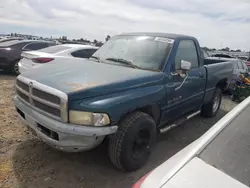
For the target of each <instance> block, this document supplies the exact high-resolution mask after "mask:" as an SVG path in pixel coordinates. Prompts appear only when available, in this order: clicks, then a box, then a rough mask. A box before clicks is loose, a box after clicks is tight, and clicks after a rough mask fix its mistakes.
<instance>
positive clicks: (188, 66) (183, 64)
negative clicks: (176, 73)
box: [181, 60, 192, 71]
mask: <svg viewBox="0 0 250 188" xmlns="http://www.w3.org/2000/svg"><path fill="white" fill-rule="evenodd" d="M191 66H192V63H190V62H189V61H185V60H181V70H184V71H188V70H190V69H191Z"/></svg>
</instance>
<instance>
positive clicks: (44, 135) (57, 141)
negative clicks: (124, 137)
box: [14, 96, 117, 152]
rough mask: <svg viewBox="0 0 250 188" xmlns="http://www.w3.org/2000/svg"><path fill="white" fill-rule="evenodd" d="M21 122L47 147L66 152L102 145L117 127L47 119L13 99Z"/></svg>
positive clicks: (17, 99)
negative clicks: (80, 124)
mask: <svg viewBox="0 0 250 188" xmlns="http://www.w3.org/2000/svg"><path fill="white" fill-rule="evenodd" d="M14 103H15V106H16V110H17V112H18V115H19V117H20V118H21V120H22V121H23V122H24V123H25V124H27V125H28V126H29V128H31V129H32V130H33V131H32V132H34V133H35V134H36V135H37V137H38V138H40V139H41V140H43V141H44V142H46V143H47V144H48V145H50V146H52V147H54V148H56V149H59V150H62V151H66V152H79V151H85V150H90V149H93V148H95V147H96V146H98V145H99V144H101V143H102V141H103V140H104V138H105V136H106V135H110V134H113V133H115V132H116V131H117V126H107V127H92V126H77V125H73V124H68V123H63V122H59V121H57V120H54V119H52V118H50V117H47V116H45V115H43V114H41V113H39V112H37V111H36V110H34V109H32V108H31V107H30V106H28V105H27V104H25V103H24V102H23V101H22V100H20V99H19V98H18V97H17V96H16V97H15V98H14Z"/></svg>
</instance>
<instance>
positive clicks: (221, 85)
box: [216, 78, 228, 91]
mask: <svg viewBox="0 0 250 188" xmlns="http://www.w3.org/2000/svg"><path fill="white" fill-rule="evenodd" d="M227 86H228V79H227V78H224V79H222V80H220V81H219V82H218V83H217V84H216V87H217V88H220V89H221V90H222V91H224V90H225V89H227Z"/></svg>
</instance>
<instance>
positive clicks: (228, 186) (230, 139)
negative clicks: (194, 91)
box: [133, 97, 250, 188]
mask: <svg viewBox="0 0 250 188" xmlns="http://www.w3.org/2000/svg"><path fill="white" fill-rule="evenodd" d="M248 186H250V97H248V98H247V99H245V100H244V101H243V102H242V103H240V104H239V105H238V106H237V107H235V108H234V109H233V110H232V111H230V112H229V113H228V114H227V115H226V116H224V117H223V118H222V119H221V120H220V121H218V122H217V123H216V124H215V125H214V126H213V127H212V128H211V129H210V130H208V131H207V132H206V133H205V134H204V135H203V136H202V137H200V138H199V139H198V140H196V141H194V142H193V143H192V144H190V145H188V146H187V147H186V148H184V149H183V150H181V151H180V152H178V153H177V154H176V155H174V156H173V157H172V158H170V159H169V160H167V161H166V162H164V163H163V164H161V165H160V166H158V167H157V168H156V169H155V170H153V171H151V172H150V173H148V174H147V175H145V176H144V177H143V178H142V179H140V180H139V181H138V182H137V183H136V184H135V185H134V186H133V188H224V187H225V188H247V187H248Z"/></svg>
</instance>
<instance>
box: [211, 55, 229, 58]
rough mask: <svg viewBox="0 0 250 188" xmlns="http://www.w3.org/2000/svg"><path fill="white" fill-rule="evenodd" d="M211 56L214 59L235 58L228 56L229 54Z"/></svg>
mask: <svg viewBox="0 0 250 188" xmlns="http://www.w3.org/2000/svg"><path fill="white" fill-rule="evenodd" d="M211 56H212V57H220V58H233V57H232V56H230V55H227V54H212V55H211Z"/></svg>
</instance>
